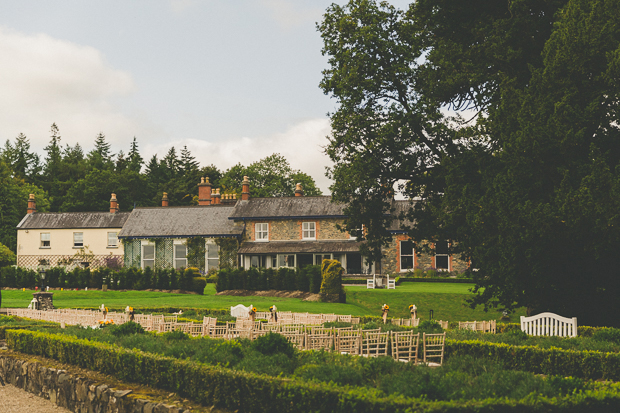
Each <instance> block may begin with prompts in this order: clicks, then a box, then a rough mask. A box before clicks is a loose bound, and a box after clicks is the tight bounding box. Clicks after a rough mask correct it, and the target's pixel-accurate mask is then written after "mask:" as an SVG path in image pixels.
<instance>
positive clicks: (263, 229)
mask: <svg viewBox="0 0 620 413" xmlns="http://www.w3.org/2000/svg"><path fill="white" fill-rule="evenodd" d="M254 233H255V239H256V241H269V224H268V223H257V224H254Z"/></svg>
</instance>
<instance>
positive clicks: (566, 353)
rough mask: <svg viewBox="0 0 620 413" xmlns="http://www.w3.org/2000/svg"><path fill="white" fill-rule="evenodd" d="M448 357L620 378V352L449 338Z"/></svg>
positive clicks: (542, 371) (586, 376)
mask: <svg viewBox="0 0 620 413" xmlns="http://www.w3.org/2000/svg"><path fill="white" fill-rule="evenodd" d="M445 352H446V357H449V356H450V355H452V354H468V355H472V356H474V357H492V358H496V359H499V360H502V361H503V362H504V363H505V366H506V368H509V369H514V370H523V371H529V372H532V373H538V374H548V375H557V376H571V377H580V378H584V379H594V380H595V379H605V380H613V381H618V380H620V354H618V353H603V352H600V351H576V350H564V349H560V348H555V347H552V348H539V347H535V346H513V345H509V344H504V343H489V342H483V341H475V340H471V341H455V340H446V348H445Z"/></svg>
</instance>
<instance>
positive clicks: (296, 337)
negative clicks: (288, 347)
mask: <svg viewBox="0 0 620 413" xmlns="http://www.w3.org/2000/svg"><path fill="white" fill-rule="evenodd" d="M279 334H282V335H283V336H284V337H286V339H287V340H288V341H290V342H291V343H293V345H294V346H295V347H296V348H298V349H299V350H303V349H304V348H305V336H306V334H305V333H299V332H282V333H279Z"/></svg>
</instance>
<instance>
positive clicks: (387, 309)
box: [381, 304, 390, 324]
mask: <svg viewBox="0 0 620 413" xmlns="http://www.w3.org/2000/svg"><path fill="white" fill-rule="evenodd" d="M381 311H382V312H383V314H382V317H383V324H386V323H387V315H388V311H390V306H389V305H387V304H383V306H382V307H381Z"/></svg>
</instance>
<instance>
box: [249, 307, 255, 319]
mask: <svg viewBox="0 0 620 413" xmlns="http://www.w3.org/2000/svg"><path fill="white" fill-rule="evenodd" d="M248 315H249V316H250V320H252V321H254V320H255V319H256V307H250V312H249V313H248Z"/></svg>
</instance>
